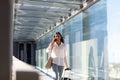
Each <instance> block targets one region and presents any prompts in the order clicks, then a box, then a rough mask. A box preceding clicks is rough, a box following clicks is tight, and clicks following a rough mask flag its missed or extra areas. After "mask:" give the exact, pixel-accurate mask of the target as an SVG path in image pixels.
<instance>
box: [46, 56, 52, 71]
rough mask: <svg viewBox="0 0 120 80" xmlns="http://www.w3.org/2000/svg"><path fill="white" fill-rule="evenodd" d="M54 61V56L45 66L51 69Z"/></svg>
mask: <svg viewBox="0 0 120 80" xmlns="http://www.w3.org/2000/svg"><path fill="white" fill-rule="evenodd" d="M52 61H53V59H52V57H49V58H48V60H47V63H46V65H45V68H47V69H50V68H51V66H52Z"/></svg>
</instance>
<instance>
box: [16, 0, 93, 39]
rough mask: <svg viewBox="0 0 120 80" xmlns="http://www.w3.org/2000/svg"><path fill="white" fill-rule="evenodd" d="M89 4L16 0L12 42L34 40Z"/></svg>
mask: <svg viewBox="0 0 120 80" xmlns="http://www.w3.org/2000/svg"><path fill="white" fill-rule="evenodd" d="M94 1H95V0H94ZM90 2H93V0H17V1H16V4H15V14H14V15H15V18H14V25H15V28H14V40H17V41H21V40H22V41H28V40H30V41H31V40H32V41H33V40H36V39H37V38H38V37H40V36H41V35H43V34H45V32H47V31H49V30H51V29H53V28H54V26H57V24H58V23H59V24H60V23H62V22H63V20H66V19H68V18H69V17H70V16H71V15H72V13H73V12H75V11H80V10H82V9H83V8H84V7H83V4H86V3H87V4H89V3H90ZM75 14H77V12H76V13H74V15H75Z"/></svg>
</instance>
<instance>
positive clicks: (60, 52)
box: [46, 42, 66, 66]
mask: <svg viewBox="0 0 120 80" xmlns="http://www.w3.org/2000/svg"><path fill="white" fill-rule="evenodd" d="M46 51H47V52H48V53H50V52H51V44H49V46H48V48H47V50H46ZM50 56H51V57H52V58H53V63H55V64H57V65H60V66H64V62H65V60H64V59H65V57H66V48H65V44H64V43H62V42H61V44H60V45H59V46H58V45H57V43H56V42H55V43H54V45H53V49H52V52H51V53H50Z"/></svg>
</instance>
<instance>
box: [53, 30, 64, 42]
mask: <svg viewBox="0 0 120 80" xmlns="http://www.w3.org/2000/svg"><path fill="white" fill-rule="evenodd" d="M55 34H59V35H60V37H61V39H60V41H61V42H63V43H64V39H63V36H62V34H61V33H60V32H55ZM55 34H54V35H55Z"/></svg>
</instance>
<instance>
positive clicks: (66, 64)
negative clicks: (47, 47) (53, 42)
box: [64, 46, 69, 69]
mask: <svg viewBox="0 0 120 80" xmlns="http://www.w3.org/2000/svg"><path fill="white" fill-rule="evenodd" d="M64 52H65V54H64V63H65V69H67V68H69V67H68V63H67V57H66V55H67V51H66V46H65V49H64Z"/></svg>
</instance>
